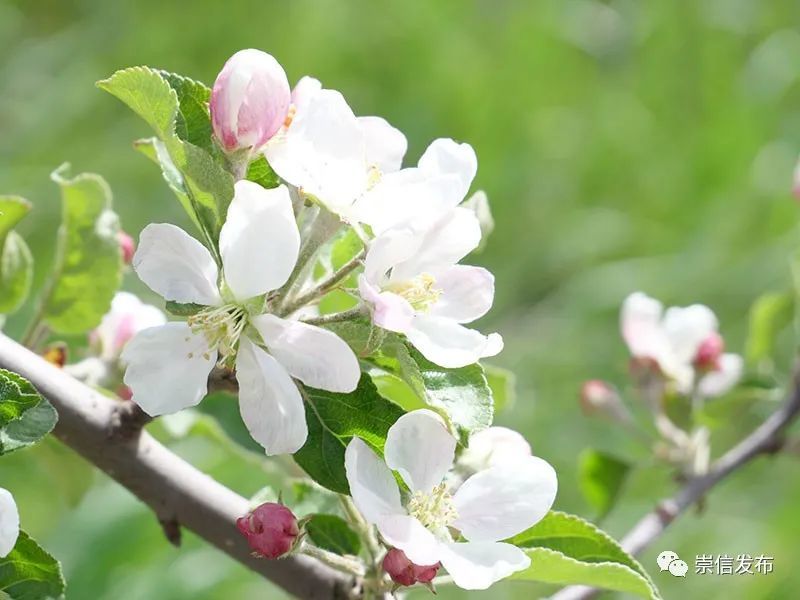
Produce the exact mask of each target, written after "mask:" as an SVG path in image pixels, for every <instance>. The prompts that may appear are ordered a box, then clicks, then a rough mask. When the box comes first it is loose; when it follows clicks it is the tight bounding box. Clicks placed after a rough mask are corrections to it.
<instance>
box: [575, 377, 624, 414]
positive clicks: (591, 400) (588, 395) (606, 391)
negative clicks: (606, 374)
mask: <svg viewBox="0 0 800 600" xmlns="http://www.w3.org/2000/svg"><path fill="white" fill-rule="evenodd" d="M581 408H582V409H583V413H584V414H585V415H587V416H594V415H597V416H602V417H606V418H608V419H611V420H612V421H618V422H626V421H629V420H630V414H629V413H628V409H627V408H625V405H624V404H623V403H622V398H620V397H619V393H618V392H617V389H616V388H615V387H614V386H613V385H611V384H610V383H606V382H605V381H601V380H600V379H590V380H589V381H587V382H585V383H584V384H583V386H581Z"/></svg>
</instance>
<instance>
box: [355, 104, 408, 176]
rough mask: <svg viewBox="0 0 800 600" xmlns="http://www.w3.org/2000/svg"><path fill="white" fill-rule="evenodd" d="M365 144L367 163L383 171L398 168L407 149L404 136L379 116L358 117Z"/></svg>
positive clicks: (391, 170) (387, 171)
mask: <svg viewBox="0 0 800 600" xmlns="http://www.w3.org/2000/svg"><path fill="white" fill-rule="evenodd" d="M358 122H359V124H360V125H361V129H362V130H363V131H364V137H365V139H366V144H367V163H368V164H369V165H375V166H377V167H378V169H380V170H381V171H382V172H383V173H391V172H393V171H397V170H399V169H400V165H401V164H402V163H403V157H404V156H405V154H406V150H407V149H408V142H407V141H406V136H404V135H403V132H402V131H400V130H399V129H397V128H395V127H392V126H391V125H390V124H389V123H388V121H386V119H382V118H381V117H358Z"/></svg>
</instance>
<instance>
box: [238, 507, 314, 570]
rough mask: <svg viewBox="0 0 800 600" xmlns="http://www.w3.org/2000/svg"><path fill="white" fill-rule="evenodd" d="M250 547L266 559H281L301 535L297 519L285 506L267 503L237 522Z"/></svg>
mask: <svg viewBox="0 0 800 600" xmlns="http://www.w3.org/2000/svg"><path fill="white" fill-rule="evenodd" d="M236 528H237V529H238V530H239V531H241V532H242V535H244V536H245V537H246V538H247V541H248V543H249V544H250V547H251V548H252V549H253V550H254V551H255V552H257V553H258V554H260V555H261V556H263V557H264V558H280V557H281V556H283V555H284V554H286V553H287V552H289V550H291V549H292V546H293V545H294V541H295V539H296V538H297V536H298V535H299V533H300V529H299V528H298V526H297V519H296V518H295V516H294V514H292V511H290V510H289V509H288V508H286V507H285V506H284V505H283V504H276V503H274V502H265V503H264V504H262V505H261V506H259V507H257V508H255V509H253V510H252V511H250V512H249V513H248V514H247V515H245V516H244V517H240V518H238V519H237V520H236Z"/></svg>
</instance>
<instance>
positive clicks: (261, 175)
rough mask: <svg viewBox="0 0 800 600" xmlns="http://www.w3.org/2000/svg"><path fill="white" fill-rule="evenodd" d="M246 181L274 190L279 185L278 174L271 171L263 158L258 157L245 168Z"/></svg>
mask: <svg viewBox="0 0 800 600" xmlns="http://www.w3.org/2000/svg"><path fill="white" fill-rule="evenodd" d="M247 179H249V180H250V181H255V182H256V183H257V184H259V185H260V186H261V187H263V188H266V189H270V188H276V187H278V186H279V185H280V183H281V180H280V178H279V177H278V174H277V173H275V171H273V170H272V167H271V166H270V165H269V163H268V162H267V159H266V158H264V157H263V156H259V157H258V158H257V159H256V160H254V161H253V162H251V163H250V165H249V166H248V167H247Z"/></svg>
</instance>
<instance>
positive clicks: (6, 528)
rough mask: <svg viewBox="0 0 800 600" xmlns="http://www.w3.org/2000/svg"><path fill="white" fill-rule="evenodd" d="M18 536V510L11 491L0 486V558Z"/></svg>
mask: <svg viewBox="0 0 800 600" xmlns="http://www.w3.org/2000/svg"><path fill="white" fill-rule="evenodd" d="M17 537H19V511H18V510H17V503H16V502H14V497H13V496H12V495H11V492H9V491H8V490H6V489H4V488H0V558H3V557H5V556H8V554H9V553H10V552H11V551H12V550H13V549H14V546H15V545H16V543H17Z"/></svg>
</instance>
